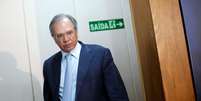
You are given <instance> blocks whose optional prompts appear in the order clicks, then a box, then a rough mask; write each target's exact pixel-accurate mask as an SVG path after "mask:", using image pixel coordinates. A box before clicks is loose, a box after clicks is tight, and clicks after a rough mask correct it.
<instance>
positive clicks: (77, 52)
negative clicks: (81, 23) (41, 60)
mask: <svg viewBox="0 0 201 101" xmlns="http://www.w3.org/2000/svg"><path fill="white" fill-rule="evenodd" d="M80 51H81V44H80V43H79V42H77V44H76V46H75V48H74V49H73V50H71V51H70V52H68V53H67V52H64V51H61V53H62V59H63V58H64V57H65V56H66V55H67V54H71V55H72V56H74V57H75V58H76V59H79V55H80Z"/></svg>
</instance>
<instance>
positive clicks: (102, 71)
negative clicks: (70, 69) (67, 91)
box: [43, 42, 128, 101]
mask: <svg viewBox="0 0 201 101" xmlns="http://www.w3.org/2000/svg"><path fill="white" fill-rule="evenodd" d="M80 43H81V45H82V48H81V52H80V59H79V66H78V76H77V85H76V98H75V100H76V101H128V96H127V92H126V89H125V87H124V84H123V81H122V79H121V77H120V74H119V71H118V70H117V68H116V66H115V64H114V62H113V58H112V55H111V53H110V50H109V49H107V48H104V47H101V46H98V45H86V44H83V43H82V42H80ZM61 58H62V54H61V52H58V53H56V54H55V55H53V56H52V57H50V58H49V59H48V60H46V61H45V62H44V67H43V75H44V88H43V95H44V101H59V92H58V91H59V86H60V71H61V69H60V68H61Z"/></svg>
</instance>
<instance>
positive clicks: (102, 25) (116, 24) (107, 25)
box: [89, 18, 124, 32]
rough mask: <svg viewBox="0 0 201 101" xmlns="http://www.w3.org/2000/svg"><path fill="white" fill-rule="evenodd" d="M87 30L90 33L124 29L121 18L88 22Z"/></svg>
mask: <svg viewBox="0 0 201 101" xmlns="http://www.w3.org/2000/svg"><path fill="white" fill-rule="evenodd" d="M89 28H90V32H95V31H104V30H114V29H122V28H124V20H123V19H122V18H121V19H111V20H99V21H90V22H89Z"/></svg>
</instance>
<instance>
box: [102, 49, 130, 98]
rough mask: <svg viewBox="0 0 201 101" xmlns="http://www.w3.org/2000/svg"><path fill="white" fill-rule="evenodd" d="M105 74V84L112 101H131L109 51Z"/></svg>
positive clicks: (104, 65) (106, 55)
mask: <svg viewBox="0 0 201 101" xmlns="http://www.w3.org/2000/svg"><path fill="white" fill-rule="evenodd" d="M103 72H104V84H105V87H106V90H107V95H108V97H109V99H110V101H129V99H128V95H127V92H126V89H125V86H124V83H123V81H122V79H121V76H120V73H119V71H118V69H117V67H116V65H115V64H114V61H113V58H112V55H111V52H110V50H109V49H107V50H106V51H105V55H104V63H103Z"/></svg>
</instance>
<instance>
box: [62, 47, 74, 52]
mask: <svg viewBox="0 0 201 101" xmlns="http://www.w3.org/2000/svg"><path fill="white" fill-rule="evenodd" d="M71 50H73V48H72V47H69V48H64V49H63V51H64V52H67V53H68V52H70V51H71Z"/></svg>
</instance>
